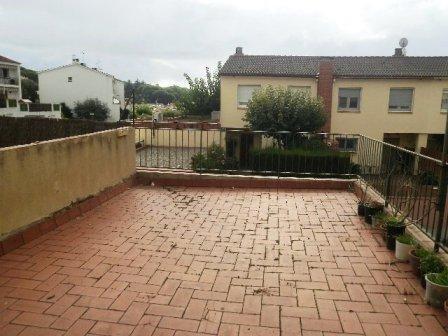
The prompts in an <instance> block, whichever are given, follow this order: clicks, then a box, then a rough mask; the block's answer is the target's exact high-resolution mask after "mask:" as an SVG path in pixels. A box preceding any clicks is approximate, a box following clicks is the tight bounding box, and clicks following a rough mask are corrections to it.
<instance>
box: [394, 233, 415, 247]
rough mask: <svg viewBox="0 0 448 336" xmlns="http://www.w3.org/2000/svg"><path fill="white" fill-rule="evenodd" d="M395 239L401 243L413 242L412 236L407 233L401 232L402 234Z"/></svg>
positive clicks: (409, 243)
mask: <svg viewBox="0 0 448 336" xmlns="http://www.w3.org/2000/svg"><path fill="white" fill-rule="evenodd" d="M397 241H398V242H400V243H402V244H406V245H412V244H414V238H413V237H412V236H411V235H408V234H403V235H400V236H398V237H397Z"/></svg>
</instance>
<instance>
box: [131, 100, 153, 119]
mask: <svg viewBox="0 0 448 336" xmlns="http://www.w3.org/2000/svg"><path fill="white" fill-rule="evenodd" d="M153 110H154V107H153V106H151V105H149V104H145V103H142V104H138V105H137V106H135V114H136V116H137V117H143V118H144V117H151V116H152V114H153Z"/></svg>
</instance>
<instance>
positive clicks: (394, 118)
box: [331, 79, 448, 140]
mask: <svg viewBox="0 0 448 336" xmlns="http://www.w3.org/2000/svg"><path fill="white" fill-rule="evenodd" d="M345 87H359V88H361V105H360V111H359V112H338V109H337V104H338V99H337V97H338V92H339V88H345ZM395 87H397V88H414V97H413V106H412V113H406V112H401V113H400V112H389V91H390V89H391V88H395ZM446 88H448V80H429V79H420V80H398V79H397V80H380V79H378V80H376V79H369V80H365V79H364V80H357V79H336V80H335V82H334V85H333V106H332V111H331V131H332V132H333V133H360V134H364V135H367V136H370V137H372V138H375V139H380V140H382V139H383V134H384V133H426V134H443V133H444V129H445V120H446V119H445V118H446V113H441V110H440V107H441V102H442V91H443V89H446Z"/></svg>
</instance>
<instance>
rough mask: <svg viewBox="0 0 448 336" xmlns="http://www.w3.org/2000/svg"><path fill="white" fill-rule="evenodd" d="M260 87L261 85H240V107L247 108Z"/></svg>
mask: <svg viewBox="0 0 448 336" xmlns="http://www.w3.org/2000/svg"><path fill="white" fill-rule="evenodd" d="M260 87H261V86H260V85H238V106H247V103H248V102H249V100H250V99H251V98H252V94H253V93H254V91H256V90H258V89H259V88H260Z"/></svg>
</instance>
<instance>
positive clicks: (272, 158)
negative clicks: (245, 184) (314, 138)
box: [248, 147, 356, 174]
mask: <svg viewBox="0 0 448 336" xmlns="http://www.w3.org/2000/svg"><path fill="white" fill-rule="evenodd" d="M248 165H249V167H250V169H251V170H253V171H265V172H266V171H267V172H269V171H273V172H277V171H280V172H288V173H295V174H303V173H307V174H308V173H311V174H353V173H354V170H355V168H356V167H355V165H353V164H352V163H351V162H350V154H349V153H345V152H337V151H333V150H330V149H324V148H320V149H319V148H318V149H304V148H294V149H281V148H273V147H270V148H265V149H255V150H252V151H250V153H249V160H248Z"/></svg>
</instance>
